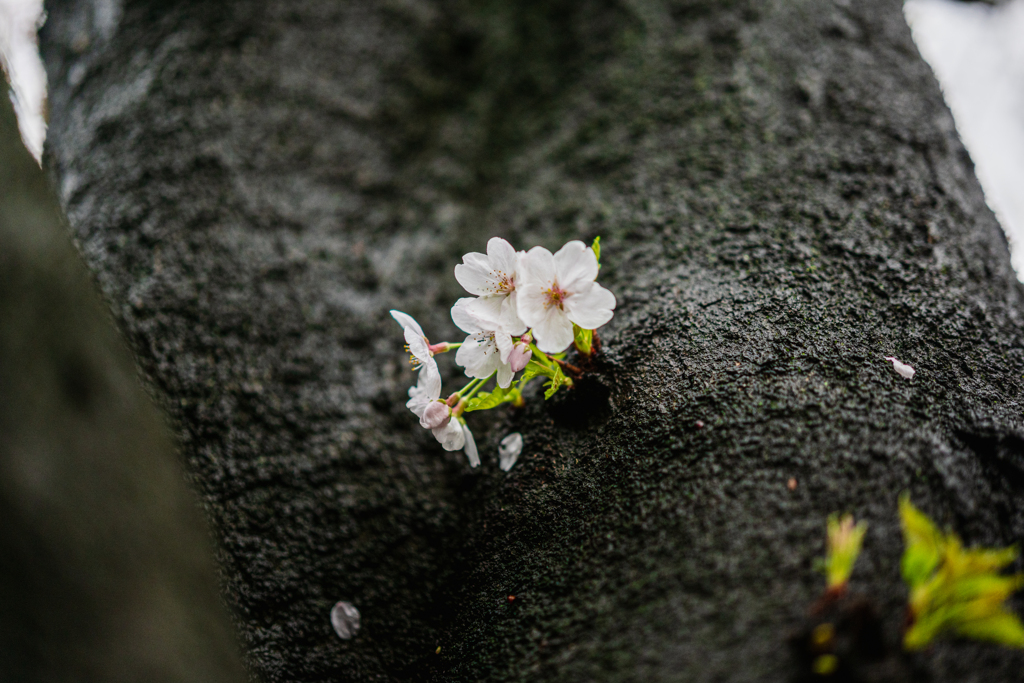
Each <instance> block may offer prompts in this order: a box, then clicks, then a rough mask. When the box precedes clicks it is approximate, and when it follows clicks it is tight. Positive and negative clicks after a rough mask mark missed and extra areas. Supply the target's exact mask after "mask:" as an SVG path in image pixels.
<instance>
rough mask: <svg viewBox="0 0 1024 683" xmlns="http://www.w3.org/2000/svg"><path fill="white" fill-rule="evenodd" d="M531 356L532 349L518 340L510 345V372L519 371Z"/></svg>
mask: <svg viewBox="0 0 1024 683" xmlns="http://www.w3.org/2000/svg"><path fill="white" fill-rule="evenodd" d="M532 356H533V351H531V350H530V347H529V346H527V345H526V344H524V343H523V342H519V343H518V344H516V345H515V346H513V347H512V352H511V353H510V354H508V364H509V365H511V366H512V372H519V371H520V370H522V369H523V368H525V367H526V364H527V363H529V362H530V358H531V357H532Z"/></svg>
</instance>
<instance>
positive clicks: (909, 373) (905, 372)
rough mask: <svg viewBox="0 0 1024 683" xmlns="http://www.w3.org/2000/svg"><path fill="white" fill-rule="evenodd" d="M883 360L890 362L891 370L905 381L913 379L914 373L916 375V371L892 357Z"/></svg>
mask: <svg viewBox="0 0 1024 683" xmlns="http://www.w3.org/2000/svg"><path fill="white" fill-rule="evenodd" d="M885 359H886V360H887V361H891V362H892V369H893V370H895V371H896V372H897V374H899V376H900V377H903V378H905V379H914V373H916V372H917V370H915V369H914V368H912V367H910V366H909V365H907V364H906V363H901V362H900V361H898V360H896V359H895V358H893V357H892V356H886V357H885Z"/></svg>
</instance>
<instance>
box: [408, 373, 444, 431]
mask: <svg viewBox="0 0 1024 683" xmlns="http://www.w3.org/2000/svg"><path fill="white" fill-rule="evenodd" d="M419 375H420V376H419V379H418V381H417V382H416V386H413V387H409V401H408V402H407V403H406V404H405V407H406V408H408V409H409V410H411V411H412V412H413V414H414V415H415V416H416V417H419V418H422V417H423V412H424V411H425V410H426V409H427V406H428V405H430V404H431V403H432V402H434V401H436V400H437V399H438V398H439V397H440V396H441V373H440V372H439V371H438V369H437V363H436V362H435V361H434V359H433V358H431V359H430V362H429V363H424V364H423V366H422V367H421V368H420V373H419Z"/></svg>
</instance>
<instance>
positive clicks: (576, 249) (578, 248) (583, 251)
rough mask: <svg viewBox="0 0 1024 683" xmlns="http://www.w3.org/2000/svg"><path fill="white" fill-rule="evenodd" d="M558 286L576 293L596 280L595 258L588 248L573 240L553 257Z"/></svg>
mask: <svg viewBox="0 0 1024 683" xmlns="http://www.w3.org/2000/svg"><path fill="white" fill-rule="evenodd" d="M553 258H554V261H555V273H556V277H557V279H558V286H559V287H560V288H561V289H563V290H565V291H567V292H577V291H580V290H582V289H583V288H585V287H586V286H587V285H588V284H589V283H591V282H593V281H594V280H596V279H597V256H595V255H594V252H593V251H591V250H590V248H589V247H588V246H587V245H585V244H583V242H580V241H579V240H573V241H571V242H567V243H566V245H565V246H564V247H562V248H561V249H559V250H558V253H556V254H555V255H554V257H553Z"/></svg>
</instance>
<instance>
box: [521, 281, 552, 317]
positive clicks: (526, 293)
mask: <svg viewBox="0 0 1024 683" xmlns="http://www.w3.org/2000/svg"><path fill="white" fill-rule="evenodd" d="M547 302H548V300H547V297H546V296H545V295H544V290H543V289H541V287H540V285H535V284H533V283H529V284H523V285H521V286H520V287H519V288H518V289H517V290H516V308H517V310H518V313H519V317H520V318H521V319H522V321H523V322H524V323H526V324H527V325H528V326H530V327H536V326H537V325H539V324H540V322H541V321H542V320H543V319H544V318H545V317H546V316H547V314H548V306H547Z"/></svg>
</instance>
